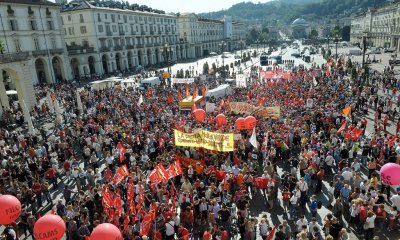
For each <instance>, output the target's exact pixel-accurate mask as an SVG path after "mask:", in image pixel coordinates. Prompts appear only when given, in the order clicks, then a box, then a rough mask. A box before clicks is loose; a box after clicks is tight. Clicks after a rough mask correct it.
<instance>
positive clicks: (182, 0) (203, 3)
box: [50, 0, 271, 13]
mask: <svg viewBox="0 0 400 240" xmlns="http://www.w3.org/2000/svg"><path fill="white" fill-rule="evenodd" d="M50 1H52V2H54V1H55V0H50ZM70 1H71V0H68V2H70ZM124 1H126V0H124ZM269 1H271V0H128V2H130V3H137V4H139V5H147V6H149V7H151V8H155V9H159V10H164V11H166V12H180V13H183V12H194V13H203V12H214V11H219V10H222V9H227V8H229V7H231V6H232V5H234V4H236V3H240V2H254V3H258V2H261V3H264V2H269Z"/></svg>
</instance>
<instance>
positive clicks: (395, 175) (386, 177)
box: [380, 163, 400, 186]
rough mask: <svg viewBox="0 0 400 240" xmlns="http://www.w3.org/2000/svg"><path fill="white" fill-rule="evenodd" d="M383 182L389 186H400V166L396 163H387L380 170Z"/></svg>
mask: <svg viewBox="0 0 400 240" xmlns="http://www.w3.org/2000/svg"><path fill="white" fill-rule="evenodd" d="M380 174H381V181H382V182H383V183H385V184H387V185H390V186H394V185H400V165H398V164H396V163H386V164H385V165H383V166H382V167H381V170H380Z"/></svg>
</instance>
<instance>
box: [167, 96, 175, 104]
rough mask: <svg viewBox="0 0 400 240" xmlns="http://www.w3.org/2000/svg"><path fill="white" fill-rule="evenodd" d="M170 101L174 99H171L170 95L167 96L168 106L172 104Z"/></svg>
mask: <svg viewBox="0 0 400 240" xmlns="http://www.w3.org/2000/svg"><path fill="white" fill-rule="evenodd" d="M172 100H174V99H173V98H172V95H169V96H168V104H171V103H172Z"/></svg>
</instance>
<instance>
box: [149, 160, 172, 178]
mask: <svg viewBox="0 0 400 240" xmlns="http://www.w3.org/2000/svg"><path fill="white" fill-rule="evenodd" d="M168 176H169V175H168V172H167V171H166V170H165V168H164V166H163V165H162V164H161V163H159V164H158V165H157V166H156V167H155V168H154V169H153V171H151V173H150V175H149V179H150V181H151V182H152V183H160V182H162V181H166V180H168Z"/></svg>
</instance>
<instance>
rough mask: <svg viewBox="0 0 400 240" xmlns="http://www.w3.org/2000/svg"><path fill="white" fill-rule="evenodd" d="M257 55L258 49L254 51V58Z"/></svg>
mask: <svg viewBox="0 0 400 240" xmlns="http://www.w3.org/2000/svg"><path fill="white" fill-rule="evenodd" d="M255 57H257V51H256V50H254V51H253V58H255Z"/></svg>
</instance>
